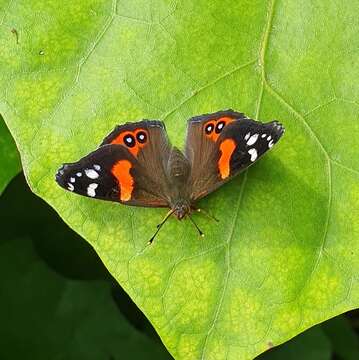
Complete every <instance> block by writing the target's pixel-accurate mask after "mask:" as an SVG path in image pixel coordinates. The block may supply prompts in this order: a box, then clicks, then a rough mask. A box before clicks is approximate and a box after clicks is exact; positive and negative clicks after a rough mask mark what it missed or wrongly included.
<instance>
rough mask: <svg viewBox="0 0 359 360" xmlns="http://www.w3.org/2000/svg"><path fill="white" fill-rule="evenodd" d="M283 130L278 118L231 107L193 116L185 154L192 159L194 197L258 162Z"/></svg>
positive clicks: (191, 183)
mask: <svg viewBox="0 0 359 360" xmlns="http://www.w3.org/2000/svg"><path fill="white" fill-rule="evenodd" d="M283 133H284V128H283V126H282V125H281V124H280V123H278V122H277V121H272V122H269V123H261V122H259V121H255V120H252V119H248V118H247V117H246V116H245V115H244V114H242V113H238V112H234V111H232V110H227V111H220V112H217V113H214V114H207V115H202V116H198V117H195V118H192V119H190V120H189V122H188V130H187V143H186V155H187V157H188V158H189V159H190V161H191V168H192V172H191V176H190V181H189V184H190V185H189V186H190V194H191V200H192V201H195V200H197V199H199V198H202V197H204V196H205V195H207V194H208V193H210V192H212V191H214V190H215V189H217V188H218V187H219V186H221V185H222V184H223V183H224V182H226V181H228V180H229V179H231V178H232V177H233V176H235V175H237V174H238V173H239V172H241V171H243V170H245V169H246V168H248V167H249V166H250V165H252V164H253V163H255V162H256V161H257V160H258V159H259V158H260V157H261V156H262V155H264V154H265V153H266V152H267V151H268V150H270V149H271V148H272V147H273V145H274V144H275V143H276V142H277V141H278V140H279V139H280V137H281V136H282V134H283Z"/></svg>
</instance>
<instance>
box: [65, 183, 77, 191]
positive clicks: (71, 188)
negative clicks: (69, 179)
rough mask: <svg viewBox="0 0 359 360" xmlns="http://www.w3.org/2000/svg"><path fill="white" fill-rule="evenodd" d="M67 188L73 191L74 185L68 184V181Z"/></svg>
mask: <svg viewBox="0 0 359 360" xmlns="http://www.w3.org/2000/svg"><path fill="white" fill-rule="evenodd" d="M67 188H68V189H69V190H70V191H74V189H75V187H74V186H73V185H72V184H70V183H67Z"/></svg>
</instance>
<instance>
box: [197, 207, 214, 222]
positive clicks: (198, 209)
mask: <svg viewBox="0 0 359 360" xmlns="http://www.w3.org/2000/svg"><path fill="white" fill-rule="evenodd" d="M195 210H196V211H197V212H199V213H203V215H205V216H207V217H208V218H210V219H211V220H214V221H215V222H219V220H218V219H217V218H216V217H215V216H213V215H211V214H210V213H209V212H208V211H206V210H203V209H200V208H196V209H195Z"/></svg>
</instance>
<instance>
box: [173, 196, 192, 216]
mask: <svg viewBox="0 0 359 360" xmlns="http://www.w3.org/2000/svg"><path fill="white" fill-rule="evenodd" d="M172 210H173V213H174V214H175V215H176V217H177V219H178V220H182V219H183V218H184V217H185V216H186V215H187V214H189V213H190V212H191V206H190V204H189V203H188V202H186V201H183V200H180V201H178V202H177V203H176V204H175V205H174V206H173V207H172Z"/></svg>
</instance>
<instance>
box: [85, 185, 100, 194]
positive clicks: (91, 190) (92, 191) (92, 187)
mask: <svg viewBox="0 0 359 360" xmlns="http://www.w3.org/2000/svg"><path fill="white" fill-rule="evenodd" d="M97 187H98V184H96V183H92V184H90V185H89V186H88V187H87V195H88V196H91V197H95V196H96V191H95V190H96V189H97Z"/></svg>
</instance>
